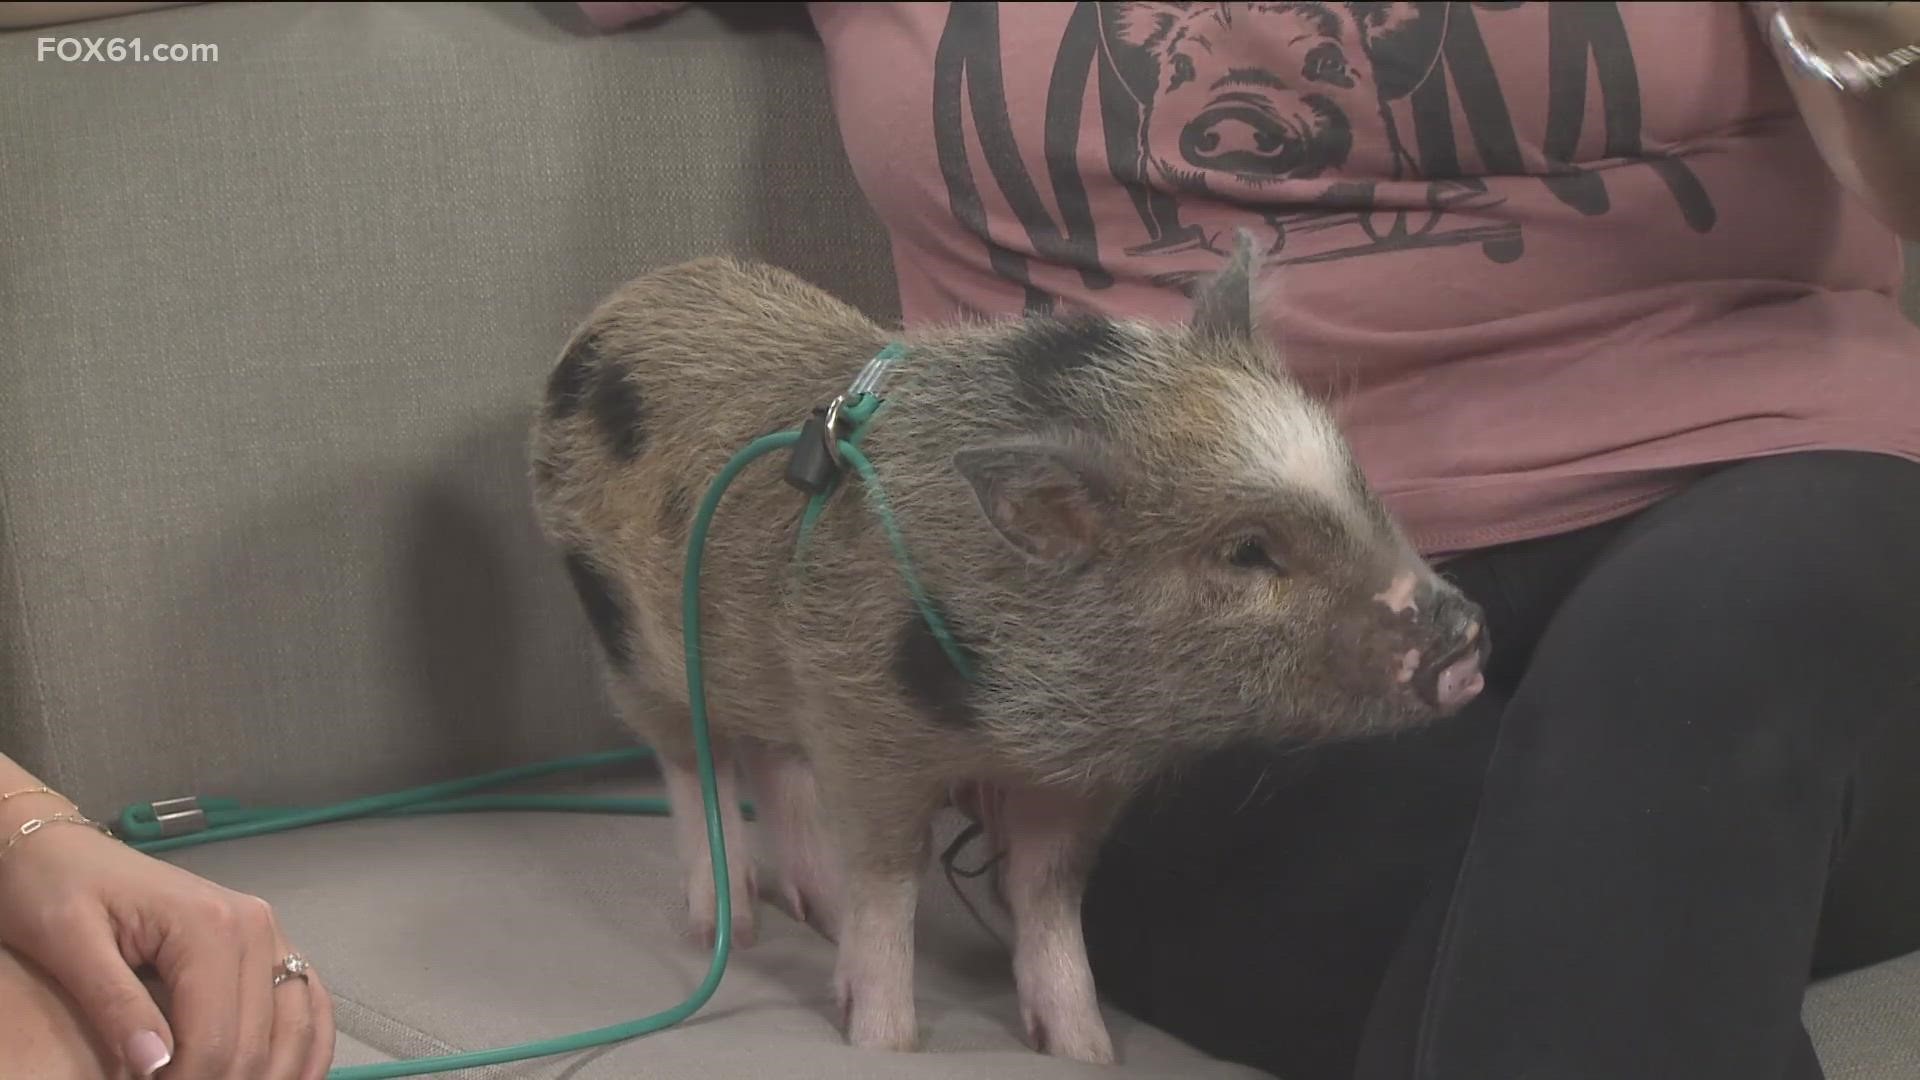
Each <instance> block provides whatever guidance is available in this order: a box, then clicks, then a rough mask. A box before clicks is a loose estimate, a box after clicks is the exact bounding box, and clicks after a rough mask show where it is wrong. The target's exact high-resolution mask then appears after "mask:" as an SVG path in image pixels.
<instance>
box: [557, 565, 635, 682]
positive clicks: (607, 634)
mask: <svg viewBox="0 0 1920 1080" xmlns="http://www.w3.org/2000/svg"><path fill="white" fill-rule="evenodd" d="M566 562H567V577H568V578H569V579H571V580H572V582H573V591H574V593H575V594H576V595H578V596H579V597H580V606H581V607H583V608H585V609H586V612H587V622H588V623H589V624H591V625H592V626H593V634H594V636H595V637H597V638H599V639H600V647H601V648H602V649H605V650H606V653H607V659H608V660H609V661H610V662H612V664H613V666H614V669H615V670H617V671H625V670H626V669H627V665H628V664H629V663H630V662H631V661H632V659H633V651H632V649H631V648H630V647H629V645H628V643H627V625H628V624H627V606H626V604H625V603H624V602H622V600H621V598H620V587H619V586H618V585H616V584H614V582H613V579H611V578H609V577H608V576H607V575H606V574H604V573H602V572H601V570H600V568H599V567H597V566H595V565H593V561H592V560H591V559H588V558H587V555H586V553H585V552H581V551H570V552H568V553H567V559H566Z"/></svg>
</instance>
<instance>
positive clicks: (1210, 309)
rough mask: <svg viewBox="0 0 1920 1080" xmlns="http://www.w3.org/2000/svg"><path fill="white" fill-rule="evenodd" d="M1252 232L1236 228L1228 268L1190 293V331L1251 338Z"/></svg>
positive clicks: (1208, 334)
mask: <svg viewBox="0 0 1920 1080" xmlns="http://www.w3.org/2000/svg"><path fill="white" fill-rule="evenodd" d="M1256 262H1257V259H1256V257H1255V255H1254V247H1253V233H1252V232H1251V231H1250V230H1247V229H1237V230H1235V231H1234V237H1233V254H1232V255H1230V256H1228V257H1227V265H1226V266H1224V267H1222V268H1221V269H1220V270H1219V271H1218V272H1216V273H1215V274H1214V275H1213V276H1212V277H1210V278H1208V279H1206V280H1205V281H1202V282H1201V283H1200V287H1199V288H1197V289H1195V290H1194V292H1193V320H1192V324H1191V325H1192V326H1193V329H1194V330H1195V331H1196V332H1198V333H1200V334H1202V335H1204V336H1207V337H1218V338H1229V339H1231V338H1250V337H1252V336H1253V329H1254V327H1253V280H1254V269H1255V263H1256Z"/></svg>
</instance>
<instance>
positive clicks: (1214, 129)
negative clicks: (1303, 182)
mask: <svg viewBox="0 0 1920 1080" xmlns="http://www.w3.org/2000/svg"><path fill="white" fill-rule="evenodd" d="M1446 8H1447V5H1445V4H1380V3H1311V2H1259V3H1154V2H1132V3H1122V4H1112V5H1102V6H1101V15H1102V26H1103V29H1104V32H1105V34H1106V35H1107V38H1108V41H1109V47H1110V49H1111V50H1112V51H1113V53H1114V54H1115V55H1116V56H1119V57H1121V58H1122V62H1123V63H1125V64H1126V65H1127V70H1128V71H1129V72H1130V74H1131V75H1132V82H1133V83H1134V85H1135V92H1136V95H1137V96H1138V98H1139V101H1140V109H1141V123H1140V129H1141V144H1142V146H1143V148H1144V150H1145V153H1146V156H1147V159H1148V161H1149V162H1150V163H1151V165H1152V166H1153V168H1154V169H1155V171H1156V172H1158V173H1159V174H1160V176H1161V178H1162V179H1163V180H1165V181H1168V182H1172V183H1175V184H1179V185H1183V186H1196V187H1205V186H1206V184H1207V180H1208V178H1209V177H1212V178H1215V179H1230V180H1232V181H1235V182H1238V183H1241V184H1248V185H1256V186H1257V185H1262V184H1270V183H1275V182H1278V181H1282V180H1299V179H1308V178H1314V177H1328V176H1338V175H1340V174H1341V173H1342V172H1343V171H1344V170H1345V168H1346V166H1347V165H1348V157H1349V155H1350V154H1352V153H1353V151H1354V147H1355V145H1356V143H1360V144H1367V143H1384V142H1385V141H1387V140H1388V139H1390V138H1391V137H1392V136H1393V133H1392V132H1391V131H1390V130H1387V129H1386V128H1385V127H1384V126H1383V125H1382V114H1381V109H1382V107H1383V104H1384V103H1385V102H1386V101H1388V100H1390V99H1392V98H1397V97H1399V96H1401V95H1403V94H1405V93H1407V92H1409V91H1410V90H1411V89H1412V87H1413V85H1414V84H1415V83H1417V82H1418V81H1419V80H1420V79H1422V78H1424V77H1425V75H1426V73H1427V72H1428V71H1429V70H1430V69H1431V66H1432V62H1433V56H1434V53H1435V51H1436V50H1437V48H1438V43H1439V38H1440V34H1441V31H1442V29H1443V27H1444V24H1445V21H1446ZM1149 79H1150V80H1151V82H1150V83H1149V81H1148V80H1149Z"/></svg>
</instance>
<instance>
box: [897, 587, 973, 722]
mask: <svg viewBox="0 0 1920 1080" xmlns="http://www.w3.org/2000/svg"><path fill="white" fill-rule="evenodd" d="M961 652H962V655H964V656H966V657H967V662H968V664H969V665H970V666H977V661H976V660H975V659H974V657H973V656H972V655H971V654H969V653H968V652H967V650H966V647H965V646H964V645H962V646H961ZM893 677H894V678H895V679H896V680H898V682H899V683H900V688H901V689H903V690H905V691H906V693H907V698H908V700H910V701H912V702H913V703H914V704H915V705H918V706H919V707H920V709H921V711H922V712H923V713H925V714H926V715H927V716H928V717H929V718H930V719H932V720H933V721H934V722H935V723H937V724H941V725H944V726H946V727H955V728H966V727H972V726H973V725H974V723H975V721H976V717H975V715H974V710H973V703H972V687H971V686H969V685H968V683H967V677H966V676H965V675H963V674H961V672H960V669H959V668H957V667H954V665H953V660H952V658H951V657H949V656H948V655H947V651H946V650H945V649H943V648H941V647H940V639H939V638H936V637H934V636H933V630H932V629H931V628H929V627H928V626H927V621H926V620H925V619H923V618H921V616H920V613H919V612H917V611H916V612H914V613H913V614H912V615H909V616H908V617H907V621H906V623H905V624H904V625H902V626H901V628H900V635H899V637H898V638H897V639H896V641H895V643H894V652H893Z"/></svg>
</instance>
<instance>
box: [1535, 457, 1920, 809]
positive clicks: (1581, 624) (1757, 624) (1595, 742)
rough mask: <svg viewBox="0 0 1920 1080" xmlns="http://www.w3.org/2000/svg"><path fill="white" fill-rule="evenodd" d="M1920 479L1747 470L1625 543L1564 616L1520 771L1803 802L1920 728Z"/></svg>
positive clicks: (1864, 462)
mask: <svg viewBox="0 0 1920 1080" xmlns="http://www.w3.org/2000/svg"><path fill="white" fill-rule="evenodd" d="M1916 545H1920V465H1914V464H1910V463H1907V462H1904V461H1897V460H1895V459H1891V458H1880V457H1871V456H1869V455H1853V454H1808V455H1793V456H1789V457H1782V458H1775V459H1765V460H1761V461H1755V462H1748V463H1745V464H1742V465H1738V466H1733V467H1730V468H1727V469H1725V470H1722V471H1720V472H1718V473H1716V474H1714V475H1713V476H1710V477H1708V478H1706V479H1704V480H1702V481H1700V482H1699V483H1698V484H1696V485H1695V486H1694V487H1693V488H1691V489H1690V490H1688V491H1686V492H1683V493H1682V494H1680V495H1678V496H1675V497H1674V498H1673V499H1671V500H1669V501H1668V502H1667V503H1666V504H1664V505H1662V506H1660V507H1658V508H1656V509H1655V510H1653V511H1650V512H1648V513H1647V514H1646V515H1643V517H1642V518H1641V519H1639V520H1638V521H1635V522H1634V523H1632V525H1630V526H1629V527H1628V528H1625V529H1623V530H1622V531H1621V532H1620V533H1619V535H1618V536H1617V537H1616V538H1615V539H1614V540H1613V541H1612V543H1611V544H1610V545H1609V547H1608V548H1607V549H1606V550H1605V551H1604V552H1603V553H1601V554H1600V555H1599V556H1598V557H1597V558H1596V559H1595V560H1594V562H1593V563H1592V565H1591V567H1590V568H1589V570H1588V571H1587V573H1586V575H1585V578H1584V579H1583V581H1582V582H1581V584H1580V585H1579V586H1578V587H1577V588H1576V589H1575V590H1574V591H1573V592H1572V594H1571V595H1569V596H1568V598H1567V600H1566V601H1565V602H1564V603H1563V604H1562V605H1561V607H1560V609H1559V610H1558V612H1557V613H1556V614H1555V616H1554V617H1553V620H1552V623H1551V625H1550V626H1549V627H1548V629H1547V631H1546V632H1545V634H1544V635H1543V637H1542V639H1541V641H1540V644H1539V647H1538V649H1537V650H1536V651H1535V653H1534V655H1533V657H1532V659H1531V663H1530V665H1529V668H1528V671H1527V673H1526V675H1525V676H1524V678H1523V679H1522V680H1521V683H1520V685H1519V687H1518V688H1517V689H1516V692H1515V694H1514V698H1513V706H1512V708H1510V710H1509V711H1508V714H1507V716H1506V719H1505V721H1504V723H1505V726H1506V728H1507V731H1506V733H1505V734H1504V735H1503V736H1502V741H1503V747H1504V750H1503V752H1504V753H1508V754H1511V753H1515V752H1519V753H1524V754H1528V755H1534V756H1537V755H1546V756H1547V761H1546V764H1547V766H1548V767H1549V768H1551V760H1552V759H1554V758H1563V759H1565V760H1566V763H1567V766H1568V768H1569V769H1576V770H1578V769H1587V768H1590V767H1591V766H1592V765H1593V764H1594V763H1595V761H1596V759H1597V758H1601V757H1607V756H1612V757H1616V758H1619V759H1620V760H1621V763H1622V765H1623V766H1627V765H1632V764H1634V763H1636V762H1640V763H1645V764H1646V765H1647V766H1648V767H1651V766H1652V764H1653V763H1656V762H1664V763H1665V764H1664V765H1663V767H1664V768H1673V769H1680V770H1682V771H1683V772H1684V771H1689V770H1691V771H1692V772H1695V773H1698V774H1700V776H1701V777H1702V778H1703V780H1702V782H1709V781H1710V782H1713V783H1726V784H1751V785H1767V786H1777V785H1782V784H1784V785H1789V786H1795V785H1801V784H1804V783H1805V782H1806V781H1807V779H1808V777H1809V776H1810V775H1811V771H1813V770H1819V771H1822V772H1824V773H1826V774H1829V775H1830V774H1831V773H1832V772H1833V771H1834V770H1835V769H1837V768H1839V767H1842V766H1844V765H1845V764H1846V763H1847V762H1849V761H1850V760H1851V757H1850V755H1853V754H1856V753H1857V752H1858V750H1859V747H1860V746H1861V744H1862V740H1864V739H1865V738H1867V737H1868V736H1870V735H1871V734H1872V732H1874V731H1875V730H1877V729H1878V726H1879V725H1881V724H1882V723H1884V722H1885V721H1886V719H1887V718H1888V717H1890V716H1894V715H1898V714H1899V713H1901V712H1902V711H1903V710H1905V711H1920V688H1917V687H1915V686H1914V685H1913V681H1912V680H1911V679H1910V678H1909V677H1908V675H1907V671H1908V669H1909V668H1910V658H1911V657H1912V656H1913V655H1915V654H1916V652H1917V651H1920V630H1917V625H1920V620H1916V619H1914V618H1913V613H1914V611H1915V610H1916V608H1920V560H1915V559H1913V558H1912V555H1911V551H1912V550H1914V549H1915V547H1916Z"/></svg>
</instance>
